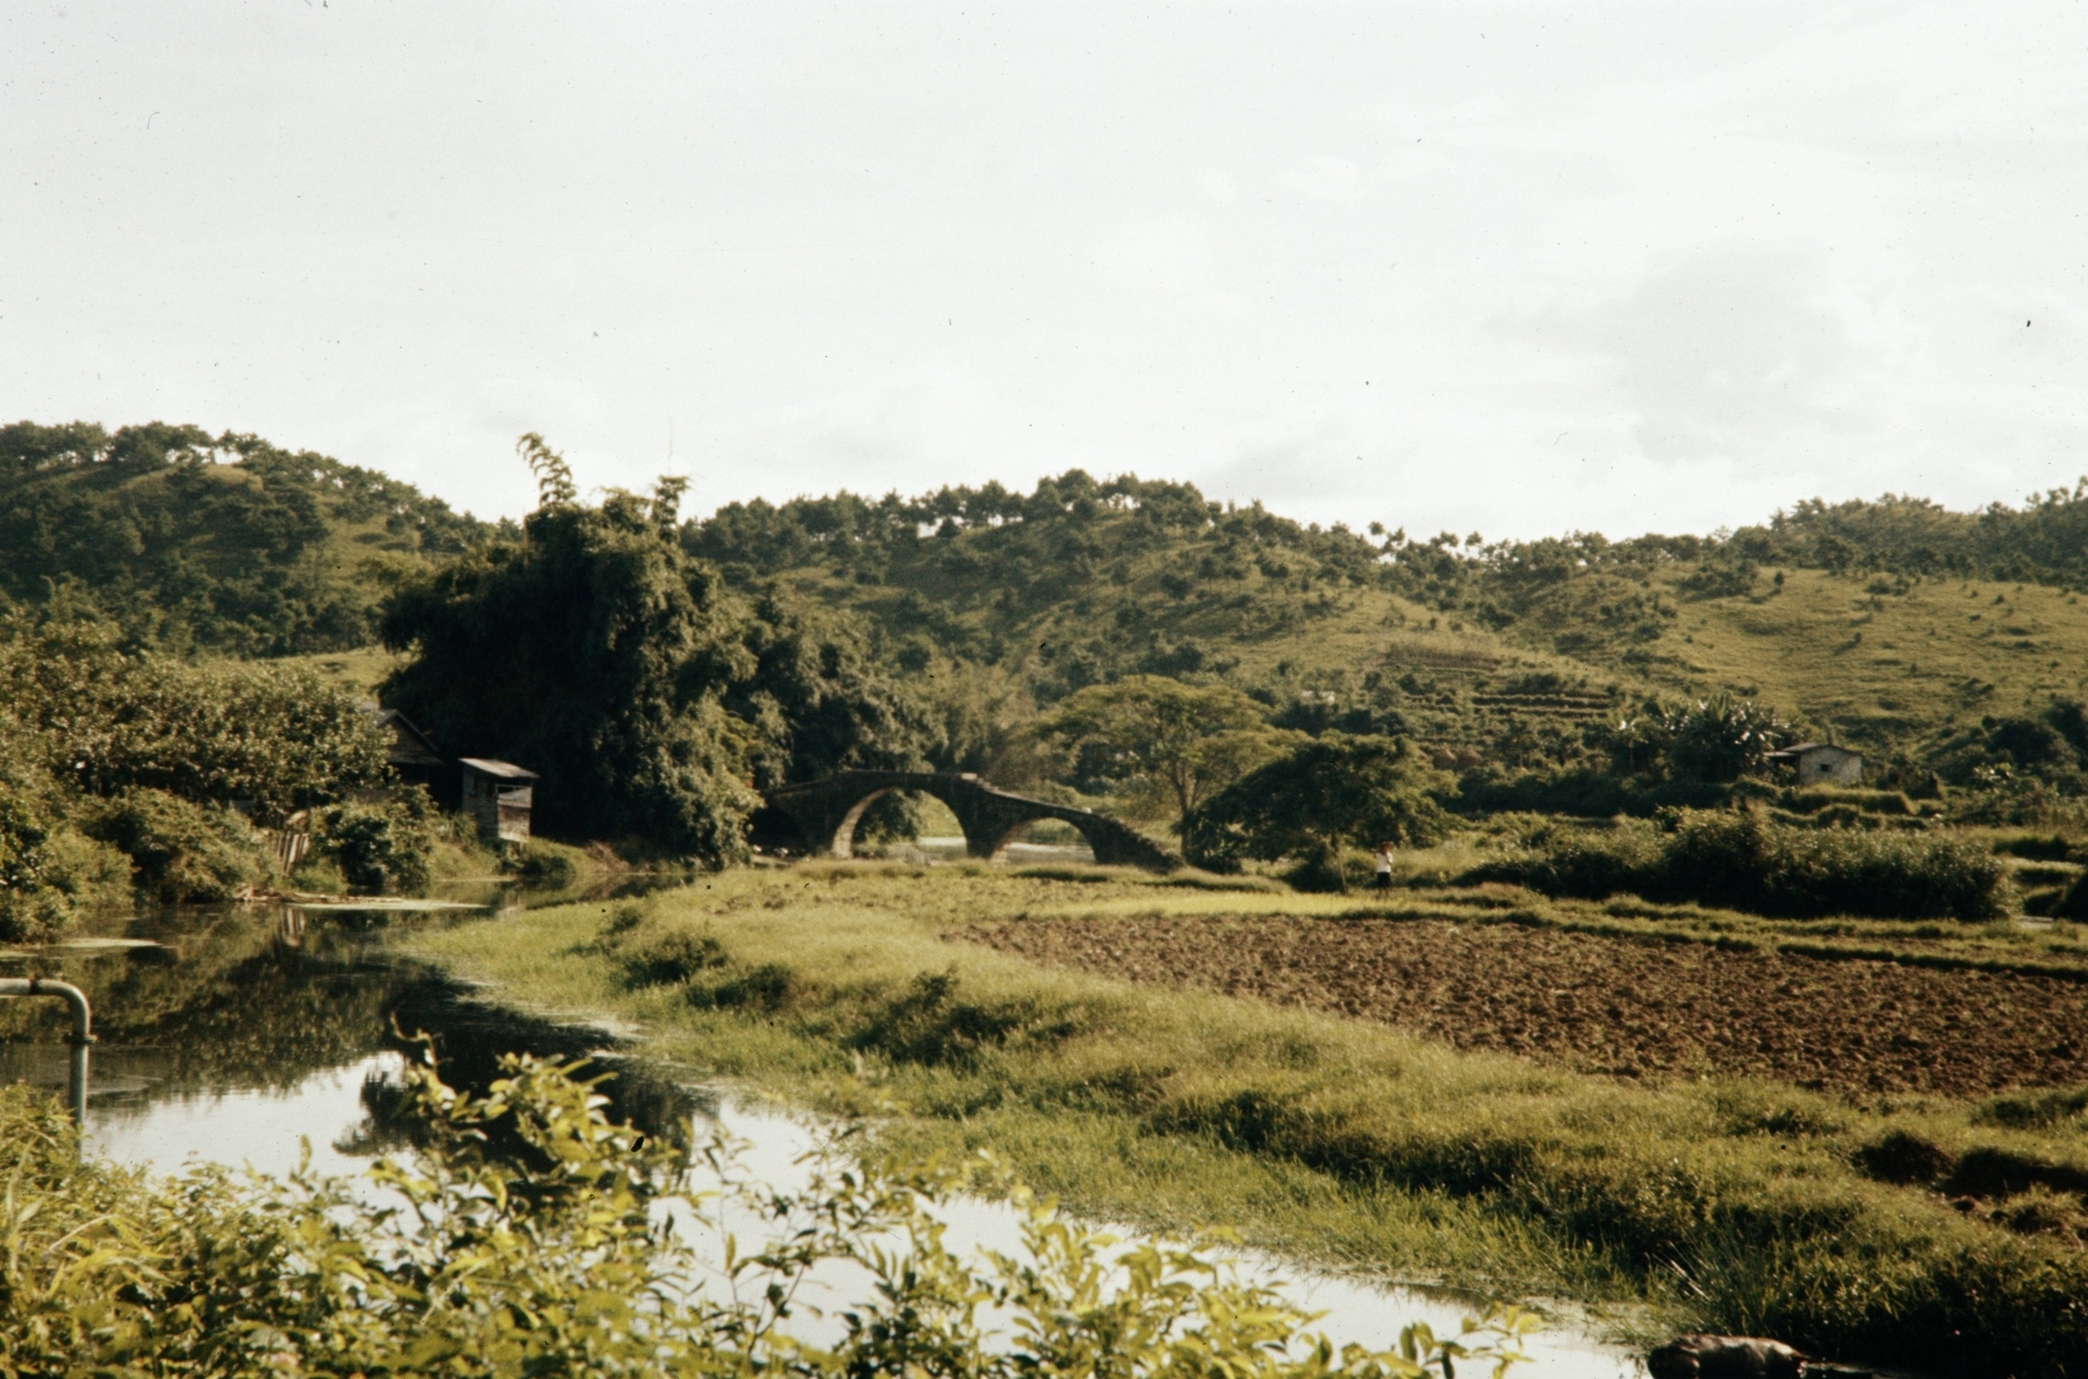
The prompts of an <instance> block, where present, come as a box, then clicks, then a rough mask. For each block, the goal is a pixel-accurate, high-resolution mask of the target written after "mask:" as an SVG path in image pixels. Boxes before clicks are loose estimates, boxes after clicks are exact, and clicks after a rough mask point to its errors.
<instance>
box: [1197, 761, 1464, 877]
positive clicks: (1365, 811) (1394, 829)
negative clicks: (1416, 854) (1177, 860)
mask: <svg viewBox="0 0 2088 1379" xmlns="http://www.w3.org/2000/svg"><path fill="white" fill-rule="evenodd" d="M1443 784H1444V782H1443V781H1442V778H1441V777H1440V776H1439V775H1437V773H1436V772H1434V771H1433V770H1432V769H1430V767H1429V766H1428V765H1427V763H1425V762H1423V761H1421V760H1420V759H1419V758H1418V756H1417V755H1416V754H1415V753H1414V751H1413V750H1412V748H1411V747H1410V746H1409V744H1408V743H1407V742H1406V741H1404V740H1403V739H1399V738H1383V737H1349V736H1347V735H1345V734H1342V733H1331V732H1330V733H1327V734H1325V735H1323V736H1321V737H1318V738H1315V739H1313V740H1312V741H1309V742H1306V743H1303V744H1301V745H1300V746H1298V747H1296V748H1294V749H1292V750H1291V751H1289V752H1287V753H1285V754H1284V755H1283V756H1280V757H1278V758H1277V759H1276V760H1274V761H1272V762H1270V763H1268V764H1267V765H1266V766H1262V767H1260V768H1258V769H1256V770H1253V771H1250V772H1248V773H1247V774H1246V775H1244V776H1242V777H1240V778H1239V779H1238V780H1236V781H1234V782H1233V783H1232V784H1231V785H1229V786H1227V787H1226V788H1225V789H1223V790H1221V791H1219V792H1218V793H1217V794H1215V795H1213V796H1212V797H1211V798H1210V799H1209V800H1207V801H1205V802H1204V803H1203V804H1202V805H1200V806H1198V807H1197V808H1196V809H1195V810H1193V811H1192V812H1190V813H1189V814H1188V815H1186V816H1185V817H1184V818H1183V820H1182V853H1183V855H1184V856H1186V857H1187V858H1188V859H1189V860H1190V861H1191V862H1194V863H1195V864H1196V865H1198V866H1201V867H1206V868H1209V869H1210V870H1213V871H1237V870H1238V869H1239V865H1240V861H1241V859H1243V858H1257V859H1260V860H1263V861H1276V860H1279V859H1283V858H1289V859H1291V860H1292V861H1294V862H1295V863H1297V864H1298V866H1297V869H1296V870H1295V871H1294V872H1293V874H1292V875H1293V880H1294V882H1295V883H1296V884H1299V885H1302V886H1305V887H1307V888H1310V889H1338V888H1340V887H1342V886H1344V885H1345V884H1346V880H1345V877H1344V875H1343V872H1342V869H1341V864H1340V853H1341V851H1342V850H1343V849H1345V848H1354V847H1373V846H1375V845H1377V844H1379V843H1383V842H1388V841H1389V842H1394V843H1399V844H1413V845H1418V846H1423V847H1425V846H1427V845H1429V844H1431V843H1436V842H1440V841H1441V840H1442V838H1443V836H1444V835H1445V834H1446V833H1447V832H1448V831H1449V822H1450V821H1449V818H1448V816H1447V815H1445V814H1444V812H1443V810H1442V808H1441V806H1439V805H1438V804H1437V803H1436V801H1435V800H1434V798H1433V797H1432V796H1431V794H1430V792H1431V790H1439V789H1441V788H1442V786H1443Z"/></svg>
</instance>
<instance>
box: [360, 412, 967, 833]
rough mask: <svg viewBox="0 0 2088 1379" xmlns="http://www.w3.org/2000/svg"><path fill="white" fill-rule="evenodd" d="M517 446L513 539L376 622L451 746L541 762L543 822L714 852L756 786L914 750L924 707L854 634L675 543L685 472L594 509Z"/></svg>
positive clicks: (411, 704)
mask: <svg viewBox="0 0 2088 1379" xmlns="http://www.w3.org/2000/svg"><path fill="white" fill-rule="evenodd" d="M521 449H522V451H523V453H524V454H525V455H526V456H527V457H528V458H529V459H530V460H531V461H532V463H533V464H534V465H535V466H536V467H537V468H538V471H539V474H540V476H541V478H542V485H543V494H542V496H543V501H542V503H541V505H540V506H539V507H538V508H537V510H536V511H535V512H533V513H531V514H530V516H529V517H528V519H527V520H526V521H525V522H524V524H523V528H522V534H521V539H520V540H518V541H512V542H510V541H497V542H492V543H488V544H486V545H484V546H480V547H476V548H474V549H473V550H471V551H469V552H467V553H466V554H464V555H463V556H461V557H459V558H458V559H457V560H455V561H453V562H452V563H451V564H449V565H447V566H445V567H443V568H442V569H441V570H439V571H437V572H436V573H434V574H433V575H432V576H430V577H428V578H426V579H423V580H419V581H415V582H413V583H410V584H407V585H405V586H403V587H402V588H400V589H399V590H398V591H397V592H396V593H395V594H394V595H393V596H392V597H391V599H390V601H389V602H388V603H387V604H386V607H385V614H384V635H385V638H386V640H387V641H388V642H389V643H390V644H391V645H392V646H393V647H395V648H398V649H400V650H407V651H410V652H411V653H412V660H411V661H410V662H409V663H408V664H406V665H405V666H404V667H402V668H401V669H400V670H399V671H398V672H397V673H396V674H394V675H393V676H392V677H391V678H390V680H388V681H387V682H386V684H385V686H384V694H385V696H386V700H387V702H389V703H391V704H393V705H395V706H396V707H398V708H401V709H403V710H405V711H406V713H407V714H409V715H410V716H411V717H412V718H413V719H414V720H415V721H416V722H418V723H420V724H421V725H422V726H423V727H425V728H426V729H428V730H429V731H430V733H431V734H432V735H433V736H434V737H435V738H436V739H437V740H438V741H440V742H442V743H443V745H444V746H445V748H447V749H448V750H450V751H453V752H456V753H458V754H460V755H464V756H478V757H495V758H503V759H507V760H513V761H518V762H522V763H524V764H526V765H527V766H528V767H529V768H530V769H531V770H534V771H537V772H538V773H540V774H541V775H542V776H543V777H544V778H545V780H546V782H547V785H546V788H544V789H543V790H541V791H540V792H539V794H538V796H537V804H536V819H537V821H538V822H539V823H540V825H541V826H543V827H545V828H547V829H548V830H549V831H551V832H552V833H554V834H556V833H561V832H563V833H566V834H568V835H570V836H574V837H598V838H599V837H617V836H630V835H635V836H638V837H642V838H645V839H647V840H649V841H651V842H652V843H654V844H656V845H658V846H661V847H664V848H667V849H670V850H672V851H674V852H676V853H679V854H682V855H686V856H691V857H696V858H700V859H703V860H705V861H707V862H710V863H713V864H717V863H721V862H724V861H728V860H731V859H733V858H736V857H739V856H740V855H742V854H743V852H744V851H745V847H746V844H745V839H744V826H745V821H746V818H747V816H748V815H749V813H751V812H752V810H753V809H754V808H755V807H756V805H757V803H758V797H757V796H756V795H755V794H754V791H753V789H752V788H751V787H753V786H754V785H756V784H771V783H775V782H778V781H781V780H783V779H787V778H792V777H803V776H816V775H818V774H822V773H824V772H826V771H830V770H834V769H837V768H839V767H842V766H910V765H913V764H914V763H915V762H917V761H918V760H919V758H920V752H921V748H922V746H923V745H924V743H925V741H926V739H927V718H926V715H925V712H923V711H921V710H918V709H916V708H915V707H914V706H913V705H912V704H911V703H910V701H909V700H908V698H907V696H905V695H903V694H902V693H901V692H900V691H899V689H898V688H897V687H896V686H894V685H893V684H891V683H890V682H889V681H888V680H887V679H886V678H885V677H884V676H883V674H882V672H881V671H880V670H879V668H878V667H877V666H876V665H875V663H874V662H873V661H872V659H871V657H870V655H869V652H868V649H867V645H866V642H865V640H864V638H863V636H862V635H861V634H860V633H858V632H857V631H856V630H855V629H853V628H851V627H849V626H848V625H847V624H846V622H845V620H844V619H843V618H842V617H841V615H838V614H823V613H819V612H816V611H813V610H808V609H805V608H802V607H800V606H797V605H796V604H794V603H793V602H791V601H790V600H788V599H786V598H784V597H783V596H781V595H770V596H767V597H762V598H760V599H758V600H756V601H755V602H754V603H753V604H752V605H751V606H750V604H749V602H748V601H747V600H745V599H742V598H741V597H739V596H737V595H735V594H734V593H732V592H731V591H730V590H728V589H727V588H726V587H725V584H724V582H723V580H721V579H720V578H719V576H718V574H717V572H716V571H715V570H714V569H713V568H712V567H711V566H710V565H709V564H708V563H706V562H704V561H701V560H697V559H694V558H691V557H690V556H689V555H688V554H687V553H686V552H685V551H684V550H683V549H682V547H681V545H680V544H679V543H678V542H677V540H676V539H675V506H676V503H677V501H678V499H679V495H680V489H679V486H678V485H677V484H676V483H673V482H671V481H666V480H663V481H662V483H661V487H660V488H659V489H658V490H657V491H656V492H655V493H654V494H653V495H652V496H651V497H650V498H643V497H639V496H637V495H634V494H629V493H622V492H615V493H611V494H610V495H609V496H608V497H607V499H606V500H604V501H603V502H602V503H601V505H600V506H585V505H582V504H580V503H578V502H576V501H574V499H573V497H572V494H573V484H572V479H571V476H570V474H569V473H568V472H567V470H566V468H565V465H564V461H563V460H562V459H560V458H559V457H558V456H557V455H556V453H555V452H553V451H551V450H550V449H549V448H548V447H547V446H545V445H544V443H543V441H542V439H541V438H540V437H536V436H527V437H524V438H523V442H522V445H521Z"/></svg>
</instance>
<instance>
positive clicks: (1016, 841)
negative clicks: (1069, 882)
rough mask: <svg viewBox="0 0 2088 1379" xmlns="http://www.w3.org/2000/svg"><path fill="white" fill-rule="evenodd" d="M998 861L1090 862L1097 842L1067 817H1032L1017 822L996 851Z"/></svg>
mask: <svg viewBox="0 0 2088 1379" xmlns="http://www.w3.org/2000/svg"><path fill="white" fill-rule="evenodd" d="M993 857H994V860H995V861H999V862H1018V863H1035V864H1048V863H1053V862H1058V863H1073V864H1076V865H1081V866H1086V865H1090V864H1092V863H1093V862H1094V860H1095V848H1094V844H1093V843H1091V842H1090V841H1089V840H1088V836H1087V834H1085V833H1084V832H1082V831H1081V829H1080V828H1079V826H1078V825H1075V824H1071V823H1068V822H1066V821H1065V820H1064V819H1031V820H1029V821H1028V822H1027V823H1022V824H1018V825H1016V826H1015V827H1014V828H1013V829H1011V830H1009V832H1008V834H1007V836H1005V837H1003V838H1002V839H1001V840H1000V843H999V845H998V846H996V847H995V848H994V850H993Z"/></svg>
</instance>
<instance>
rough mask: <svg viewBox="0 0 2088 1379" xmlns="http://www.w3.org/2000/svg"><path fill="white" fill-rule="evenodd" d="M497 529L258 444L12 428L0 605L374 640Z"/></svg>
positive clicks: (183, 638)
mask: <svg viewBox="0 0 2088 1379" xmlns="http://www.w3.org/2000/svg"><path fill="white" fill-rule="evenodd" d="M491 530H492V529H491V528H489V527H488V526H487V524H485V523H483V522H479V521H476V520H475V519H473V518H471V517H469V516H466V515H461V514H459V513H456V512H453V511H451V510H450V508H449V506H448V505H447V504H445V503H444V502H442V500H440V499H438V498H430V497H428V496H427V495H425V494H423V493H421V492H420V491H419V490H417V489H415V488H414V487H413V486H412V485H410V484H403V483H400V482H399V481H398V480H396V479H391V478H387V477H386V476H385V475H383V474H379V473H377V472H376V471H375V470H370V469H362V468H358V467H356V466H354V465H349V464H343V463H341V462H340V461H339V460H336V459H332V458H330V457H328V456H325V455H320V454H316V453H314V452H312V451H309V450H305V451H297V452H291V451H287V450H283V449H280V448H278V447H277V446H274V445H271V444H269V443H268V442H267V441H264V440H262V439H260V438H259V437H257V436H249V435H240V434H236V433H233V432H227V433H225V434H224V435H221V436H211V435H209V434H208V433H206V432H204V431H203V430H201V429H200V428H198V427H194V426H172V425H167V424H165V423H161V422H152V423H149V424H147V425H142V426H126V427H122V428H120V429H118V430H117V431H115V432H113V433H111V432H108V431H106V430H104V429H103V428H102V427H100V426H98V425H95V424H93V423H90V422H72V423H69V424H66V425H59V426H39V425H37V424H35V423H33V422H20V423H17V424H15V425H11V426H4V427H0V600H4V601H5V602H9V603H16V604H29V605H33V606H41V605H49V604H51V603H52V602H53V601H60V602H63V601H70V602H71V603H72V604H73V605H74V606H78V607H80V608H82V609H84V610H88V611H92V612H94V613H98V614H100V615H101V616H103V617H106V618H110V619H113V620H115V621H116V622H118V623H119V624H120V625H121V626H122V628H123V629H124V633H125V635H126V636H127V637H128V638H129V639H130V640H131V641H132V642H133V643H135V644H137V645H140V646H151V647H163V648H167V649H170V650H176V651H189V650H208V651H221V652H228V653H232V654H238V655H282V654H287V653H295V652H310V651H331V650H341V649H347V648H352V647H359V646H364V645H367V644H369V643H370V642H372V641H374V640H375V638H376V627H375V618H374V610H375V607H376V604H377V602H378V600H379V599H380V598H381V597H382V596H383V593H384V591H385V590H386V589H387V588H389V587H390V586H391V585H392V584H393V583H395V582H396V581H397V579H398V578H399V576H400V575H401V574H403V573H406V572H408V571H411V570H414V569H417V568H420V567H422V566H424V565H425V564H426V563H427V562H428V561H429V560H430V559H439V558H443V557H446V556H449V555H453V554H455V553H458V552H460V551H462V550H464V549H466V548H467V547H468V546H470V545H472V544H473V543H475V542H477V541H480V540H482V539H484V538H485V537H486V536H487V535H488V534H489V533H490V531H491Z"/></svg>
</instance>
